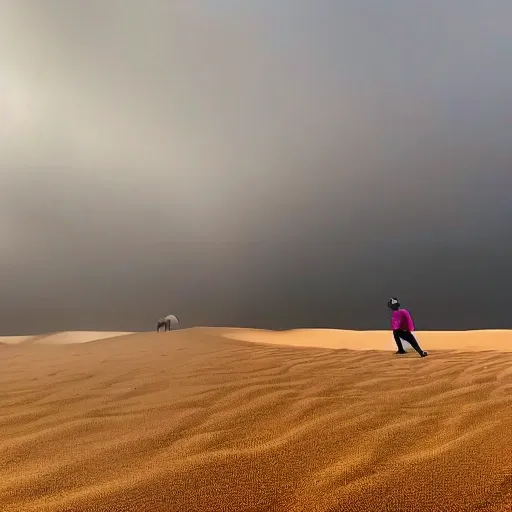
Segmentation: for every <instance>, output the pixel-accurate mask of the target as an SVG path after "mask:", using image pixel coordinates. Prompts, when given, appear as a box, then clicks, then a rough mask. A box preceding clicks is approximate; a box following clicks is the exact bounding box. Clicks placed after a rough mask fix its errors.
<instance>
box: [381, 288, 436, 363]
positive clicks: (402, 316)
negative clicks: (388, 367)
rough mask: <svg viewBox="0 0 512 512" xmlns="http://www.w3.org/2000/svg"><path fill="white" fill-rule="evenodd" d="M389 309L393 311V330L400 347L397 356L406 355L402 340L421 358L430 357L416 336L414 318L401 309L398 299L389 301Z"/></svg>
mask: <svg viewBox="0 0 512 512" xmlns="http://www.w3.org/2000/svg"><path fill="white" fill-rule="evenodd" d="M388 308H389V309H391V310H392V311H393V313H392V315H391V330H392V331H393V337H394V338H395V342H396V346H397V347H398V350H397V352H396V353H397V354H406V353H407V351H406V350H404V347H403V345H402V340H404V341H407V343H409V345H411V347H412V348H413V349H414V350H416V352H418V354H419V355H420V356H421V357H425V356H427V355H428V353H427V352H425V351H424V350H422V349H421V347H420V346H419V344H418V342H417V341H416V338H415V337H414V334H413V333H412V331H414V323H413V321H412V317H411V315H410V313H409V311H407V310H406V309H402V308H400V302H399V301H398V299H397V298H396V297H392V298H391V299H389V301H388Z"/></svg>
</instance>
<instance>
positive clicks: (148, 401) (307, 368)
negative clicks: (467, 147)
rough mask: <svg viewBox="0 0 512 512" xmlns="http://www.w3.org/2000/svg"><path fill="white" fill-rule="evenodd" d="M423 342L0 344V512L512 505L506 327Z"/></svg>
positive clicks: (178, 339) (259, 339)
mask: <svg viewBox="0 0 512 512" xmlns="http://www.w3.org/2000/svg"><path fill="white" fill-rule="evenodd" d="M418 339H419V341H420V343H421V344H422V345H423V346H424V348H425V349H426V350H429V351H430V356H429V357H427V358H425V359H421V358H419V357H418V356H417V355H416V354H414V353H411V354H408V355H406V356H395V355H394V353H393V352H394V346H393V343H392V341H390V338H389V333H378V332H377V333H375V332H368V333H365V332H355V333H354V332H349V331H311V330H309V331H306V330H300V331H290V332H279V333H273V332H267V331H255V330H240V329H219V328H218V329H207V328H197V329H190V330H183V331H176V332H172V333H160V334H156V333H137V334H128V335H126V334H124V335H123V333H83V332H81V333H57V334H50V335H44V336H39V337H24V338H21V337H20V338H17V339H16V340H14V339H13V338H12V337H10V338H4V339H2V338H0V341H5V343H4V344H0V357H1V358H2V372H1V373H0V385H1V386H0V405H1V408H0V411H1V412H0V439H1V443H0V472H1V478H0V510H1V511H2V512H12V511H16V512H18V511H20V512H24V511H26V512H31V511H33V512H45V511H59V512H64V511H68V512H71V511H111V512H115V511H134V512H135V511H137V512H143V511H176V512H224V511H226V512H234V511H237V512H238V511H247V512H257V511H258V512H259V511H262V512H263V511H265V512H270V511H290V512H299V511H300V512H309V511H318V512H338V511H339V512H342V511H351V512H352V511H365V512H406V511H407V512H416V511H417V512H457V511H467V512H477V511H478V512H482V511H488V512H510V511H512V442H511V438H512V352H511V350H512V333H511V332H508V331H475V332H464V333H418ZM294 345H302V346H294Z"/></svg>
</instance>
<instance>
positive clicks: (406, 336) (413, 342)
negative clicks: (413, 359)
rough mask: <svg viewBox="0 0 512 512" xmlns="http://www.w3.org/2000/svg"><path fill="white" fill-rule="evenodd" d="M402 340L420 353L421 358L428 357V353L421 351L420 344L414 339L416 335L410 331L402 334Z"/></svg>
mask: <svg viewBox="0 0 512 512" xmlns="http://www.w3.org/2000/svg"><path fill="white" fill-rule="evenodd" d="M401 338H402V339H403V340H405V341H407V343H409V345H411V347H412V348H413V349H414V350H416V352H418V354H419V355H420V356H421V357H425V356H426V355H427V353H426V352H425V351H424V350H422V349H421V347H420V345H419V343H418V342H417V341H416V338H415V337H414V334H413V333H412V332H410V331H404V332H403V333H402V334H401Z"/></svg>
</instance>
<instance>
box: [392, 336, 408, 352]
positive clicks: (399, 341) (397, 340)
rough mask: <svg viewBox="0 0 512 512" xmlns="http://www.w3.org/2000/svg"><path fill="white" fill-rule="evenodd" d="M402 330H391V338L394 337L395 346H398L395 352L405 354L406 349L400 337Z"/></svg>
mask: <svg viewBox="0 0 512 512" xmlns="http://www.w3.org/2000/svg"><path fill="white" fill-rule="evenodd" d="M402 332H403V331H393V338H395V343H396V346H397V347H398V352H397V354H406V351H405V350H404V347H403V345H402V340H401V339H400V336H401V334H402ZM404 339H405V338H404Z"/></svg>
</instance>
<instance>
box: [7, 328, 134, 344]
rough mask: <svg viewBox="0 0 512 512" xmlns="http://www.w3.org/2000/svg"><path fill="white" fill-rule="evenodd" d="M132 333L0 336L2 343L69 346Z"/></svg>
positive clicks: (69, 332) (58, 333)
mask: <svg viewBox="0 0 512 512" xmlns="http://www.w3.org/2000/svg"><path fill="white" fill-rule="evenodd" d="M126 334H133V333H131V332H112V331H107V332H103V331H64V332H55V333H51V334H38V335H33V336H0V343H4V344H7V345H19V344H20V343H34V344H37V345H68V344H73V345H74V344H76V343H90V342H91V341H98V340H103V339H106V338H116V337H118V336H124V335H126Z"/></svg>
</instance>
